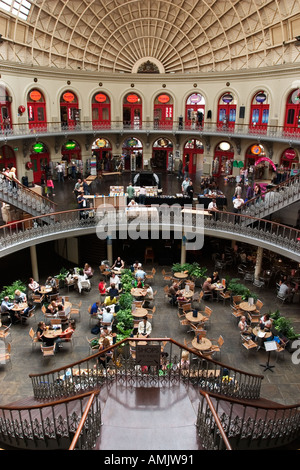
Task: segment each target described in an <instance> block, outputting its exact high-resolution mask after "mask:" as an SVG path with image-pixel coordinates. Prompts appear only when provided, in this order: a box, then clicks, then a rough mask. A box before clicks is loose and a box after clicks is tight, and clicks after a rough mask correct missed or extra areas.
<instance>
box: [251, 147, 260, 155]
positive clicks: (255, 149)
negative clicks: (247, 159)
mask: <svg viewBox="0 0 300 470" xmlns="http://www.w3.org/2000/svg"><path fill="white" fill-rule="evenodd" d="M251 153H253V154H254V155H259V154H260V153H261V148H260V146H259V145H252V147H251Z"/></svg>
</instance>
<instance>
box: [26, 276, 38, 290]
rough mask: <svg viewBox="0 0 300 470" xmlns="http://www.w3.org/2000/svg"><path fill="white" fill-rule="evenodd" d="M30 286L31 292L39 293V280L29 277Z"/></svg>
mask: <svg viewBox="0 0 300 470" xmlns="http://www.w3.org/2000/svg"><path fill="white" fill-rule="evenodd" d="M28 288H29V289H30V291H31V292H33V293H34V294H38V293H39V288H40V285H39V283H38V282H36V281H35V280H34V279H33V278H32V277H30V278H29V283H28Z"/></svg>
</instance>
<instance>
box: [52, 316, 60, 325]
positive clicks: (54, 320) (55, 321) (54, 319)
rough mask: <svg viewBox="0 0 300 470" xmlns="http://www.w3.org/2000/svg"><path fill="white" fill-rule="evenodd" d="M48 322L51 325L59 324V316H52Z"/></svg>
mask: <svg viewBox="0 0 300 470" xmlns="http://www.w3.org/2000/svg"><path fill="white" fill-rule="evenodd" d="M50 324H51V326H53V325H61V320H60V318H56V317H53V318H51V319H50Z"/></svg>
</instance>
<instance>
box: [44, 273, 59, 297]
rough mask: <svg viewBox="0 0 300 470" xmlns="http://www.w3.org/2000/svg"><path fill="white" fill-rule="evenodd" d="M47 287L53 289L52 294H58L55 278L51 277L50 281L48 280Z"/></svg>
mask: <svg viewBox="0 0 300 470" xmlns="http://www.w3.org/2000/svg"><path fill="white" fill-rule="evenodd" d="M46 286H49V287H51V288H52V293H53V294H56V292H57V285H56V280H55V279H54V277H52V276H49V277H48V279H47V280H46Z"/></svg>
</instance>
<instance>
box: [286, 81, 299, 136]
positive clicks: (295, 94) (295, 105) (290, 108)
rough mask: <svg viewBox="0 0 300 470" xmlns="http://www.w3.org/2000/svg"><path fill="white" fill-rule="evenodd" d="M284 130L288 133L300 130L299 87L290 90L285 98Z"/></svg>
mask: <svg viewBox="0 0 300 470" xmlns="http://www.w3.org/2000/svg"><path fill="white" fill-rule="evenodd" d="M284 130H285V132H287V133H290V134H293V133H299V132H300V88H297V89H296V90H294V91H292V92H291V93H290V95H289V97H288V99H287V103H286V110H285V119H284Z"/></svg>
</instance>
